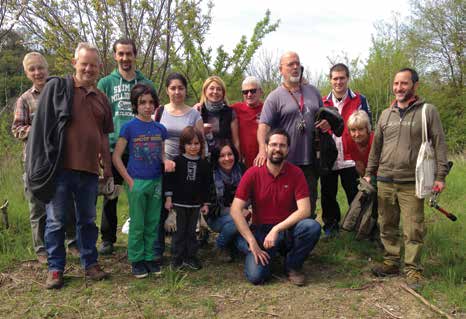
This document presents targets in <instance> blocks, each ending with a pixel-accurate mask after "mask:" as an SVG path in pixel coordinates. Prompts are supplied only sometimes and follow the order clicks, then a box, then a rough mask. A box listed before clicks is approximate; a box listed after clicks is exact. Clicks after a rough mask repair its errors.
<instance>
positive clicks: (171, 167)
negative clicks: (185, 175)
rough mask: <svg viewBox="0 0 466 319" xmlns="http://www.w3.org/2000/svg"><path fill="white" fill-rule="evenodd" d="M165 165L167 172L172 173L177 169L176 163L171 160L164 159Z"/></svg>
mask: <svg viewBox="0 0 466 319" xmlns="http://www.w3.org/2000/svg"><path fill="white" fill-rule="evenodd" d="M163 165H164V166H165V173H170V172H174V171H175V167H176V163H175V162H174V161H171V160H164V161H163Z"/></svg>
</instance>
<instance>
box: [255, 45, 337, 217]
mask: <svg viewBox="0 0 466 319" xmlns="http://www.w3.org/2000/svg"><path fill="white" fill-rule="evenodd" d="M279 69H280V73H281V75H282V78H283V83H282V84H281V85H280V86H279V87H278V88H276V89H275V90H274V91H272V92H271V93H270V94H269V96H268V97H267V99H266V100H265V102H264V107H263V109H262V113H261V117H260V120H259V128H258V130H257V141H258V143H259V153H258V155H257V157H256V159H255V160H254V164H255V165H257V166H262V165H263V164H264V162H265V161H266V151H265V146H266V145H265V136H266V135H267V133H268V132H269V131H270V130H271V129H274V128H283V129H284V130H285V131H286V132H287V133H288V134H289V135H290V137H291V144H290V147H289V155H288V160H289V161H290V162H291V163H293V164H295V165H298V166H299V167H300V168H301V169H302V171H303V172H304V175H305V177H306V181H307V184H308V186H309V190H310V199H311V216H312V217H315V210H316V201H317V174H316V172H315V169H314V164H313V149H312V141H313V138H314V115H315V114H316V112H317V111H318V110H319V108H321V107H323V103H322V98H321V96H320V93H319V91H318V90H317V88H316V87H314V86H313V85H311V84H308V83H303V81H302V73H303V67H302V66H301V62H300V60H299V56H298V54H297V53H296V52H286V53H285V54H283V55H282V57H281V58H280V66H279ZM317 127H319V128H320V129H322V130H328V129H329V128H330V125H329V124H328V122H327V121H326V120H323V121H321V122H319V123H318V124H317Z"/></svg>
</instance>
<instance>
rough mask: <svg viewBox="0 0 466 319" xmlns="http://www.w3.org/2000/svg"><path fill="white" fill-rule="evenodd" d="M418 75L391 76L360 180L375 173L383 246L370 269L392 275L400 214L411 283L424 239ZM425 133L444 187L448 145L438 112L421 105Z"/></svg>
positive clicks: (415, 283) (417, 274)
mask: <svg viewBox="0 0 466 319" xmlns="http://www.w3.org/2000/svg"><path fill="white" fill-rule="evenodd" d="M418 81H419V77H418V74H417V72H416V71H415V70H413V69H409V68H405V69H402V70H400V71H399V72H398V73H396V75H395V78H394V80H393V94H394V95H395V101H394V102H393V104H392V105H391V106H390V107H389V108H387V109H385V110H384V111H383V112H382V114H381V115H380V118H379V121H378V123H377V127H376V130H375V135H374V140H373V143H372V149H371V152H370V154H369V162H368V165H367V169H366V175H365V178H366V180H367V181H370V177H371V176H375V175H377V188H378V194H377V198H378V205H379V207H378V213H379V226H380V237H381V240H382V244H383V246H384V249H385V256H384V264H383V265H382V266H380V267H375V268H373V269H372V271H373V273H374V274H375V275H377V276H386V275H394V274H398V273H399V269H400V248H401V239H400V236H399V231H398V227H399V223H400V214H401V216H402V218H403V237H404V246H405V253H404V255H405V256H404V264H405V268H404V273H405V275H406V281H407V283H408V284H409V285H410V286H411V287H414V288H416V287H419V285H420V284H422V280H423V277H422V268H421V265H420V260H421V249H422V246H423V243H424V236H425V233H426V231H425V224H424V200H423V199H419V198H418V197H416V191H415V169H416V160H417V156H418V153H419V148H420V146H421V143H422V107H423V105H424V103H425V102H424V101H423V100H422V99H421V98H419V97H418V96H416V94H415V93H416V90H417V88H418V87H419V82H418ZM426 107H427V108H426V118H427V130H428V137H429V139H430V140H431V141H432V146H433V148H434V151H435V157H436V162H437V170H436V176H435V183H434V189H435V190H437V191H439V192H441V191H442V190H443V189H444V187H445V177H446V175H447V172H448V168H447V158H446V156H447V147H446V144H445V136H444V133H443V128H442V123H441V122H440V116H439V114H438V112H437V109H436V108H435V106H433V105H431V104H426Z"/></svg>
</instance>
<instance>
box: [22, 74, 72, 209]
mask: <svg viewBox="0 0 466 319" xmlns="http://www.w3.org/2000/svg"><path fill="white" fill-rule="evenodd" d="M73 93H74V83H73V78H72V77H71V76H68V77H66V78H59V77H51V78H49V79H47V84H46V85H45V87H44V89H43V90H42V92H41V95H40V97H39V101H38V102H37V103H38V104H37V111H36V114H35V116H34V120H33V121H32V126H31V131H30V132H29V137H28V142H27V147H26V152H27V161H26V183H27V185H28V188H29V190H30V191H31V192H32V194H33V195H34V196H35V197H36V198H37V199H39V200H41V201H42V202H44V203H48V202H49V201H50V200H51V199H52V197H53V195H54V194H55V176H56V174H57V171H58V169H59V168H61V165H62V158H63V153H64V147H65V145H64V143H65V126H66V124H67V123H68V121H69V120H70V119H71V106H72V103H73Z"/></svg>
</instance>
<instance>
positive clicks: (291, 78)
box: [290, 75, 301, 83]
mask: <svg viewBox="0 0 466 319" xmlns="http://www.w3.org/2000/svg"><path fill="white" fill-rule="evenodd" d="M300 77H301V76H300V75H298V76H290V82H292V83H298V82H299V79H300Z"/></svg>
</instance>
